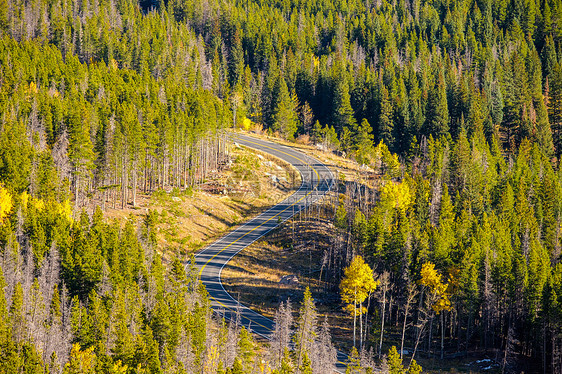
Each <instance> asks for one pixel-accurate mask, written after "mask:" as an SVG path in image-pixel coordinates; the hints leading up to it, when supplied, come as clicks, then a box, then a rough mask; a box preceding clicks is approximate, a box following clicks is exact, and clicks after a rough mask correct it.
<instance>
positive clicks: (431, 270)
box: [420, 262, 451, 314]
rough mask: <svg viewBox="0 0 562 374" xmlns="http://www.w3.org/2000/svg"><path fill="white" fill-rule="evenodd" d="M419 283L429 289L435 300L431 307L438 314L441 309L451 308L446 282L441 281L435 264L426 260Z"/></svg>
mask: <svg viewBox="0 0 562 374" xmlns="http://www.w3.org/2000/svg"><path fill="white" fill-rule="evenodd" d="M421 277H422V279H421V280H420V283H421V284H422V285H424V286H426V287H428V288H429V289H430V290H431V293H432V294H433V296H435V299H436V300H435V301H434V302H433V303H432V305H431V307H432V308H433V310H434V311H435V312H436V313H437V314H439V313H440V312H441V311H442V310H451V300H449V296H450V295H449V293H448V288H449V285H448V283H444V282H443V281H442V276H441V274H439V273H438V272H437V270H435V264H433V263H431V262H426V263H425V264H423V266H422V270H421Z"/></svg>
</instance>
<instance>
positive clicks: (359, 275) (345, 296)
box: [340, 256, 378, 314]
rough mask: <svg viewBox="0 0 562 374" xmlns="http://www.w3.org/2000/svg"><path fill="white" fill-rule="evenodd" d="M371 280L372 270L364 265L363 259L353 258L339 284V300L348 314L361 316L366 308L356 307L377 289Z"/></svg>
mask: <svg viewBox="0 0 562 374" xmlns="http://www.w3.org/2000/svg"><path fill="white" fill-rule="evenodd" d="M377 284H378V283H377V282H375V280H374V279H373V270H371V267H370V266H369V265H368V264H366V263H365V261H364V260H363V257H361V256H355V257H354V258H353V260H352V261H351V264H350V265H349V266H348V267H347V268H345V270H344V277H343V279H342V281H341V283H340V291H341V298H342V301H343V302H344V303H346V304H347V306H346V309H347V310H348V311H349V312H350V313H357V314H363V313H364V312H366V308H363V307H362V306H359V307H358V304H361V303H362V302H363V301H365V299H366V298H367V297H368V296H369V294H371V293H372V292H373V291H374V290H375V289H376V288H377Z"/></svg>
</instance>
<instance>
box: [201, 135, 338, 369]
mask: <svg viewBox="0 0 562 374" xmlns="http://www.w3.org/2000/svg"><path fill="white" fill-rule="evenodd" d="M232 138H233V139H232V140H233V141H235V142H237V143H239V144H241V145H244V146H247V147H250V148H254V149H257V150H260V151H262V152H265V153H269V154H271V155H273V156H276V157H278V158H280V159H282V160H284V161H286V162H288V163H290V164H292V165H293V166H294V167H295V168H296V169H297V170H298V171H299V173H300V174H301V176H302V184H301V185H300V187H299V189H298V190H297V191H296V192H295V193H294V194H292V195H291V196H289V197H288V198H286V199H285V200H283V201H282V202H280V203H279V204H277V205H275V206H273V207H272V208H270V209H269V210H267V211H266V212H264V213H262V214H260V215H259V216H257V217H255V218H254V219H252V220H250V221H248V222H246V223H245V224H244V225H242V226H240V227H238V228H237V229H235V230H234V231H231V232H230V233H228V234H227V235H225V236H224V237H222V238H221V239H219V240H217V241H216V242H214V243H212V244H211V245H209V246H208V247H206V248H205V249H203V250H202V251H201V252H199V253H198V254H197V256H196V257H195V265H196V266H197V268H198V269H200V277H201V281H202V282H203V284H204V285H205V287H206V288H207V292H209V296H210V300H211V306H212V307H213V309H214V310H216V311H217V312H220V313H224V316H225V317H226V318H227V319H231V318H234V317H235V315H236V312H237V311H239V313H240V318H241V323H242V324H243V325H244V326H246V327H249V328H251V330H252V332H254V333H255V334H258V335H260V336H262V337H264V338H269V335H270V334H271V332H272V330H273V327H274V323H273V321H272V320H270V319H269V318H266V317H264V316H262V315H261V314H259V313H257V312H254V311H253V310H251V309H250V308H248V307H246V306H244V305H242V304H240V303H238V302H237V301H236V300H235V299H234V298H233V297H232V296H230V294H229V293H228V292H226V290H225V289H224V287H223V285H222V283H221V272H222V269H223V268H224V267H225V265H226V264H227V263H228V262H229V261H230V259H231V258H232V257H234V256H235V255H236V254H237V253H238V252H240V251H241V250H242V249H244V248H246V247H247V246H249V245H250V244H252V243H253V242H255V241H256V240H258V239H259V238H261V237H262V236H264V235H266V234H267V233H269V232H270V231H271V230H273V229H274V228H276V227H277V226H278V225H279V224H280V223H281V222H284V221H286V220H288V219H289V218H291V217H292V216H293V215H294V214H296V213H298V212H300V211H301V210H302V209H304V208H305V207H306V206H308V205H310V204H312V203H314V202H315V201H317V200H318V199H320V198H321V197H322V196H323V195H324V194H325V193H326V192H327V191H328V190H329V188H330V186H331V184H332V183H335V179H334V175H333V174H332V172H331V171H330V169H328V167H327V166H326V165H324V164H323V163H322V162H320V161H319V160H317V159H315V158H312V157H309V156H307V155H304V154H303V153H301V152H298V151H296V150H294V149H292V148H290V147H286V146H282V145H279V144H276V143H271V142H267V141H264V140H260V139H255V138H252V137H249V136H244V135H238V134H236V135H234V134H233V135H232ZM338 360H339V361H340V363H339V364H338V371H341V372H345V366H344V365H343V364H342V363H341V362H342V361H346V356H345V355H344V354H342V353H339V352H338Z"/></svg>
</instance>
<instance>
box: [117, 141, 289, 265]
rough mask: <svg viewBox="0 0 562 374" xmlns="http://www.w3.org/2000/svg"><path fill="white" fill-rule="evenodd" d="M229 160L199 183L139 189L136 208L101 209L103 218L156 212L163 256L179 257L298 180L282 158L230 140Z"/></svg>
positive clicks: (257, 210)
mask: <svg viewBox="0 0 562 374" xmlns="http://www.w3.org/2000/svg"><path fill="white" fill-rule="evenodd" d="M230 156H231V159H232V163H231V164H230V165H229V167H228V168H227V169H226V170H222V171H220V172H216V173H213V174H212V175H211V176H210V177H209V178H208V179H207V180H206V181H205V183H203V184H202V185H201V186H199V187H197V188H195V189H187V190H183V191H180V190H179V189H172V190H169V191H164V190H159V191H156V192H154V193H153V194H152V195H142V194H141V195H139V196H138V198H137V204H138V207H137V208H132V207H128V208H126V209H113V208H108V209H107V210H106V217H107V218H110V219H111V218H120V219H129V218H130V217H133V218H134V219H140V216H142V215H144V214H146V213H147V212H148V210H149V209H150V210H154V211H156V212H158V221H157V239H158V248H161V250H162V253H163V256H164V258H165V259H169V258H171V257H173V256H175V255H177V256H180V257H181V258H185V257H186V256H187V255H189V254H190V253H195V252H196V251H197V250H199V249H201V248H202V247H204V246H205V245H207V244H208V243H210V242H212V241H213V240H215V239H217V238H218V237H220V236H221V235H223V234H224V233H226V232H228V231H229V230H230V229H232V228H233V227H234V226H236V225H238V224H240V223H243V222H246V221H247V220H248V219H250V218H251V217H252V216H254V215H257V214H259V213H260V212H262V211H264V210H266V209H267V208H269V207H270V206H272V205H274V204H276V203H277V202H279V201H281V200H283V199H284V198H285V197H286V196H288V195H289V194H291V193H292V192H293V191H294V189H295V187H296V186H299V185H300V176H299V175H298V173H296V171H295V169H294V168H293V167H292V166H290V165H289V164H287V163H284V162H283V161H281V160H279V159H275V158H272V157H267V158H266V157H265V156H262V155H258V154H256V153H254V152H252V151H250V150H248V149H246V148H243V147H235V146H233V147H232V149H231V150H230Z"/></svg>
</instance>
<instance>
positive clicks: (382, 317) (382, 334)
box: [379, 287, 386, 358]
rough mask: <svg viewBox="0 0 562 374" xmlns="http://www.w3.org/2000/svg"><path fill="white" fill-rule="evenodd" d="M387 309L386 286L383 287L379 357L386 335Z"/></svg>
mask: <svg viewBox="0 0 562 374" xmlns="http://www.w3.org/2000/svg"><path fill="white" fill-rule="evenodd" d="M385 311H386V287H384V289H383V293H382V308H381V337H380V340H379V358H380V357H381V355H382V340H383V336H384V313H385Z"/></svg>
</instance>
